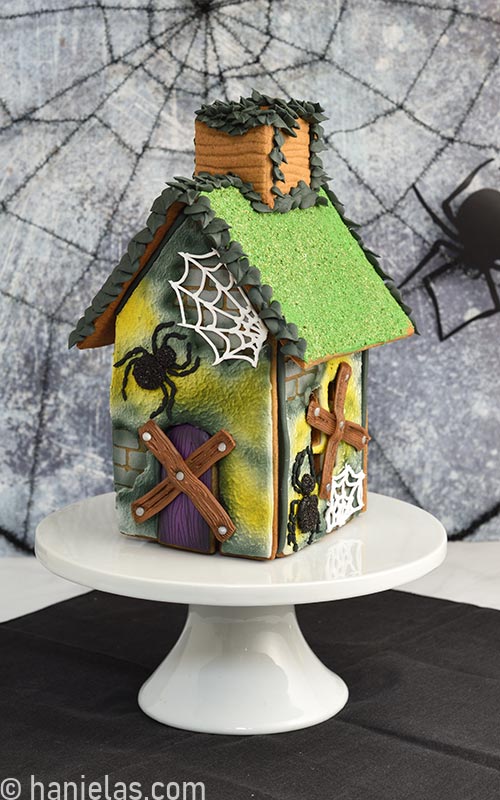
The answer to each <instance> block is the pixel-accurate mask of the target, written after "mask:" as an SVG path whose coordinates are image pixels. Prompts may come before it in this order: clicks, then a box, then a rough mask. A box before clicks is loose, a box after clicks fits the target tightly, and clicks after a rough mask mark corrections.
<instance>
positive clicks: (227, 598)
mask: <svg viewBox="0 0 500 800" xmlns="http://www.w3.org/2000/svg"><path fill="white" fill-rule="evenodd" d="M36 554H37V556H38V558H39V560H40V561H41V562H42V564H44V565H45V566H46V567H47V568H48V569H49V570H51V571H52V572H55V573H56V574H58V575H61V576H62V577H64V578H68V579H69V580H72V581H75V582H76V583H80V584H83V585H84V586H90V587H92V588H94V589H100V590H102V591H106V592H112V593H114V594H121V595H127V596H129V597H139V598H143V599H147V600H160V601H169V602H174V603H195V604H198V605H210V606H271V605H287V604H296V603H314V602H322V601H327V600H339V599H343V598H346V597H356V596H358V595H363V594H371V593H373V592H379V591H383V590H385V589H390V588H393V587H395V586H398V585H400V584H402V583H406V582H408V581H411V580H415V579H416V578H419V577H421V576H422V575H425V574H426V573H427V572H430V570H431V569H434V567H437V566H438V565H439V564H440V563H441V562H442V561H443V559H444V557H445V554H446V533H445V530H444V528H443V526H442V525H441V523H440V522H439V521H438V520H437V519H435V518H434V517H433V516H431V515H430V514H428V513H427V512H426V511H423V510H422V509H420V508H417V507H415V506H412V505H409V504H408V503H404V502H402V501H400V500H395V499H394V498H391V497H385V496H383V495H378V494H373V493H371V494H370V495H369V502H368V511H367V512H366V513H364V514H361V515H360V516H359V517H357V518H356V519H355V520H352V521H351V522H349V524H348V525H346V526H345V527H344V528H342V529H340V530H338V531H336V532H334V533H332V534H329V535H328V536H325V537H324V538H323V539H322V540H321V541H319V542H316V543H315V544H314V545H312V546H311V547H308V548H306V549H305V550H303V551H301V552H300V553H296V554H293V555H292V556H288V557H287V558H278V559H276V560H274V561H252V560H248V559H243V558H231V557H224V556H220V555H218V554H215V555H211V556H210V555H200V554H197V553H190V552H185V551H182V550H174V549H170V548H167V547H161V546H160V545H157V544H156V543H152V542H150V541H145V540H142V539H134V538H131V537H128V536H124V535H123V534H120V533H119V530H118V527H117V521H116V515H115V508H114V495H113V494H105V495H99V496H98V497H92V498H90V499H88V500H83V501H81V502H79V503H75V504H74V505H71V506H67V507H66V508H63V509H62V510H61V511H56V512H55V513H54V514H51V515H50V516H49V517H46V519H44V520H43V521H42V522H41V523H40V525H39V527H38V530H37V534H36Z"/></svg>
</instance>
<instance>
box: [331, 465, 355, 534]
mask: <svg viewBox="0 0 500 800" xmlns="http://www.w3.org/2000/svg"><path fill="white" fill-rule="evenodd" d="M364 478H365V473H364V472H363V470H361V471H360V472H354V470H353V469H352V467H351V465H350V464H346V465H345V467H344V469H343V470H342V471H341V472H339V474H338V475H334V477H333V478H332V488H331V492H330V500H329V501H328V503H327V508H326V511H325V520H326V530H327V532H328V533H329V532H330V531H332V530H333V529H334V528H339V527H340V526H341V525H344V523H346V522H347V520H348V519H350V517H352V515H353V514H355V513H356V512H357V511H360V510H361V509H362V508H363V506H364V501H363V480H364Z"/></svg>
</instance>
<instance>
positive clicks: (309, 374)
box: [279, 353, 366, 555]
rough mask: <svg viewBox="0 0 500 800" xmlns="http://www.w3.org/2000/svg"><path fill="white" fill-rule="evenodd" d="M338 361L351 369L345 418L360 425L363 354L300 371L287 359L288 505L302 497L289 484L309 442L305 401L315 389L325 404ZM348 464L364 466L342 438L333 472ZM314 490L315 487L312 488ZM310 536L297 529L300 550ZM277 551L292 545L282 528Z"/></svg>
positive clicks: (318, 449) (319, 448)
mask: <svg viewBox="0 0 500 800" xmlns="http://www.w3.org/2000/svg"><path fill="white" fill-rule="evenodd" d="M341 361H345V362H347V363H348V364H349V365H350V366H351V369H352V376H351V379H350V381H349V385H348V388H347V394H346V400H345V418H346V419H348V420H351V421H352V422H357V423H358V424H360V425H365V424H366V421H365V419H364V418H363V417H364V411H363V363H364V359H363V355H362V353H354V354H351V355H348V356H342V357H340V358H334V359H331V360H330V361H327V362H326V363H323V364H318V365H317V366H315V367H312V368H311V369H309V370H307V371H306V372H300V371H299V370H298V369H297V367H296V366H295V365H294V364H293V362H291V361H289V362H288V363H287V367H286V381H285V386H286V393H287V396H288V399H287V403H286V410H287V426H288V437H289V442H290V464H289V470H288V509H289V508H290V503H291V502H292V501H293V500H295V499H299V500H300V499H301V495H300V494H297V492H295V491H294V489H293V488H292V469H293V464H294V461H295V458H296V456H297V453H299V452H300V451H301V450H304V449H305V448H306V447H308V446H311V428H310V427H309V425H308V423H307V421H306V411H305V409H306V408H307V405H308V403H309V398H310V395H311V393H312V392H315V393H316V395H317V397H318V399H319V402H320V404H321V406H322V407H323V408H328V387H329V384H330V383H331V382H332V381H333V380H334V379H335V375H336V373H337V369H338V366H339V364H340V362H341ZM326 442H327V439H326V436H325V435H324V434H321V439H320V440H319V442H318V443H317V444H316V445H315V446H313V447H312V450H313V453H314V454H315V455H319V454H321V453H324V451H325V447H326ZM347 463H348V464H350V465H351V467H352V469H353V470H354V471H355V472H359V471H360V470H361V469H362V468H363V454H362V453H361V452H358V451H357V450H356V449H355V448H354V447H352V446H351V445H349V444H346V443H345V442H340V444H339V447H338V451H337V461H336V464H335V469H334V475H337V474H338V473H339V472H341V471H342V470H343V469H344V467H345V465H346V464H347ZM304 469H305V470H307V469H308V467H307V460H306V461H305V462H304ZM314 493H316V494H317V488H316V490H315V492H314ZM325 509H326V501H324V500H320V501H319V511H320V517H321V530H320V533H319V535H317V536H316V537H315V538H316V539H317V538H321V537H322V536H324V535H325V532H326V530H325V522H324V512H325ZM308 540H309V533H307V532H306V533H303V532H301V531H300V530H299V529H297V545H298V548H299V550H300V549H302V548H303V547H305V546H306V545H307V543H308ZM279 551H280V552H281V553H283V554H284V555H290V554H291V553H292V552H293V548H292V546H291V545H289V544H288V543H287V542H286V538H285V537H283V532H282V536H281V541H280V547H279Z"/></svg>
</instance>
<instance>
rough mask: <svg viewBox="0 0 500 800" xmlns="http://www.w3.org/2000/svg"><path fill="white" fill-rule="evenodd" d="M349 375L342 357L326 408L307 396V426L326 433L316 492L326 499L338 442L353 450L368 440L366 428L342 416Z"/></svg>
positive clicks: (328, 496) (349, 372)
mask: <svg viewBox="0 0 500 800" xmlns="http://www.w3.org/2000/svg"><path fill="white" fill-rule="evenodd" d="M351 375H352V369H351V367H350V366H349V364H347V363H346V362H345V361H342V362H341V363H340V364H339V366H338V369H337V375H336V378H335V389H334V391H333V397H330V398H329V410H327V409H325V408H321V406H320V404H319V402H318V399H317V398H316V397H315V396H314V395H312V396H311V400H310V402H309V406H308V408H307V422H308V423H309V425H310V426H311V428H315V429H316V430H318V431H321V433H324V434H326V436H327V437H328V441H327V444H326V449H325V455H324V459H323V470H322V473H321V484H320V487H319V492H318V494H319V496H320V497H321V498H322V499H323V500H329V499H330V490H331V481H332V476H333V470H334V468H335V462H336V460H337V450H338V447H339V443H340V442H347V444H350V445H352V446H353V447H355V448H356V450H362V449H363V448H364V447H366V446H367V444H368V442H369V441H370V437H369V435H368V431H367V430H366V429H365V428H363V427H362V426H361V425H358V424H357V423H356V422H351V421H350V420H347V419H345V416H344V407H345V398H346V394H347V386H348V383H349V380H350V378H351Z"/></svg>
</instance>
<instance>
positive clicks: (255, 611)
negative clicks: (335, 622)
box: [139, 605, 348, 734]
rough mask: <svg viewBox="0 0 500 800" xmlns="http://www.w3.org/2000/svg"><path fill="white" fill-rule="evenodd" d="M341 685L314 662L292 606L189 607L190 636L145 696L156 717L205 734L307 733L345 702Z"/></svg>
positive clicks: (149, 711)
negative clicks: (298, 731)
mask: <svg viewBox="0 0 500 800" xmlns="http://www.w3.org/2000/svg"><path fill="white" fill-rule="evenodd" d="M347 697H348V691H347V686H346V685H345V683H344V681H343V680H342V678H339V676H338V675H336V674H335V673H334V672H330V670H329V669H327V668H326V667H325V666H324V665H323V664H322V663H321V661H320V660H319V659H318V658H317V657H316V656H315V655H314V653H313V652H312V650H311V649H310V647H309V645H308V644H307V642H306V640H305V639H304V637H303V635H302V632H301V630H300V628H299V625H298V622H297V617H296V615H295V608H294V607H293V606H267V607H257V608H238V607H236V608H229V607H224V606H220V607H214V606H198V605H191V606H190V607H189V613H188V618H187V620H186V625H185V627H184V630H183V632H182V634H181V636H180V638H179V640H178V642H177V644H176V645H175V647H174V648H173V650H171V652H170V653H169V654H168V656H167V657H166V658H165V660H164V661H163V662H162V663H161V664H160V666H159V667H158V668H157V669H156V671H155V672H154V673H153V674H152V675H151V677H150V678H149V679H148V680H147V681H146V683H145V684H144V686H143V687H142V689H141V691H140V692H139V705H140V707H141V709H142V710H143V711H144V712H145V713H146V714H148V715H149V716H150V717H153V718H154V719H156V720H158V722H163V723H165V724H168V725H173V726H174V727H176V728H187V729H188V730H192V731H202V732H204V733H225V734H249V733H276V732H279V731H291V730H296V729H298V728H307V727H308V726H310V725H315V724H316V723H318V722H323V720H325V719H328V718H329V717H332V716H333V715H334V714H336V713H337V712H338V711H340V709H341V708H343V707H344V705H345V704H346V702H347Z"/></svg>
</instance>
